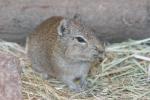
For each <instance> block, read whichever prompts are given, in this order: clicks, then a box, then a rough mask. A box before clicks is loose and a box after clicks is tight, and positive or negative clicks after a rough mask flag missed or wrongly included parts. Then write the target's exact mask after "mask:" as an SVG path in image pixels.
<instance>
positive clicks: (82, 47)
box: [27, 16, 104, 91]
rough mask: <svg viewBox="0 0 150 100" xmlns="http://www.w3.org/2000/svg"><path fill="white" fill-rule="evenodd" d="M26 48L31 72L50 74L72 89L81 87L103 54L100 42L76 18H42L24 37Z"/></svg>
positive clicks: (76, 89)
mask: <svg viewBox="0 0 150 100" xmlns="http://www.w3.org/2000/svg"><path fill="white" fill-rule="evenodd" d="M27 49H28V51H27V52H28V56H29V58H30V59H31V62H32V67H33V69H34V70H35V71H37V72H39V73H42V74H43V76H45V77H48V76H49V75H50V76H54V77H56V78H58V79H59V80H62V81H63V82H64V83H66V84H67V85H68V86H69V88H70V89H72V90H75V91H81V90H82V89H83V88H84V87H85V84H86V77H87V74H88V72H89V69H90V67H91V65H92V63H95V62H97V63H98V61H99V59H102V58H103V56H104V46H103V44H102V43H101V42H100V41H99V40H98V39H97V38H96V36H95V33H94V32H93V31H91V30H90V29H89V28H88V27H86V26H85V25H84V24H82V23H81V21H79V20H78V18H76V17H75V18H72V19H69V18H64V17H60V16H54V17H51V18H49V19H47V20H45V21H44V22H42V23H41V24H40V25H39V26H38V27H37V28H36V29H35V31H34V32H32V33H31V34H30V36H29V37H28V41H27ZM76 80H80V82H79V83H77V82H75V81H76Z"/></svg>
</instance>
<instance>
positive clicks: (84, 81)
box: [80, 80, 88, 90]
mask: <svg viewBox="0 0 150 100" xmlns="http://www.w3.org/2000/svg"><path fill="white" fill-rule="evenodd" d="M87 84H88V82H87V81H86V80H81V82H80V86H81V88H82V90H85V89H86V88H87Z"/></svg>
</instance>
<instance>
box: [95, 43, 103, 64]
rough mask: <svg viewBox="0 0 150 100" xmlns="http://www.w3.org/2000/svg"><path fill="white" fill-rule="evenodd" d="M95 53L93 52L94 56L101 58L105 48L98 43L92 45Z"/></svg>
mask: <svg viewBox="0 0 150 100" xmlns="http://www.w3.org/2000/svg"><path fill="white" fill-rule="evenodd" d="M93 49H94V50H95V53H94V54H93V56H94V58H97V59H99V61H101V60H103V59H104V57H105V49H104V48H103V47H101V46H99V45H96V46H93Z"/></svg>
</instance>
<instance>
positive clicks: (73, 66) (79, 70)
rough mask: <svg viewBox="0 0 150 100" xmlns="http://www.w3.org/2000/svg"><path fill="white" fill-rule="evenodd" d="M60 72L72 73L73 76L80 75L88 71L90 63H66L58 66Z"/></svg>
mask: <svg viewBox="0 0 150 100" xmlns="http://www.w3.org/2000/svg"><path fill="white" fill-rule="evenodd" d="M60 67H61V68H63V69H62V72H64V73H65V74H69V75H73V76H77V77H78V76H82V75H84V74H87V73H88V72H89V68H90V64H88V63H84V62H76V63H67V64H65V65H61V66H60Z"/></svg>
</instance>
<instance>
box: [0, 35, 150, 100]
mask: <svg viewBox="0 0 150 100" xmlns="http://www.w3.org/2000/svg"><path fill="white" fill-rule="evenodd" d="M8 44H9V46H10V45H11V47H9V49H8V45H7V46H3V50H4V49H6V50H7V51H9V52H11V53H12V52H13V53H14V51H16V50H15V49H16V47H15V48H14V47H13V46H14V44H12V43H8ZM15 45H16V44H15ZM1 46H2V45H1V44H0V48H1ZM12 47H13V49H12ZM10 48H11V49H10ZM0 50H1V49H0ZM17 51H19V52H22V53H24V52H23V51H22V50H20V49H19V50H17ZM22 53H21V56H18V57H20V58H21V61H22V62H23V63H24V64H23V72H22V93H23V96H24V100H150V38H148V39H144V40H139V41H133V40H129V41H128V42H123V43H118V44H110V45H108V46H107V47H106V55H107V56H106V58H105V59H104V60H103V62H102V63H101V64H100V65H98V66H97V67H93V68H92V70H91V72H90V74H89V76H88V79H87V80H88V90H86V91H84V92H81V93H74V92H71V91H69V90H68V88H67V87H66V85H64V84H63V83H62V82H60V81H58V80H56V79H53V78H51V79H49V80H42V79H41V77H40V75H37V74H35V73H34V72H33V70H32V69H31V64H30V63H27V62H28V61H27V60H26V59H23V58H25V57H24V56H25V55H22ZM14 54H15V53H14ZM17 54H18V53H17ZM17 54H16V55H17ZM18 55H19V54H18Z"/></svg>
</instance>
